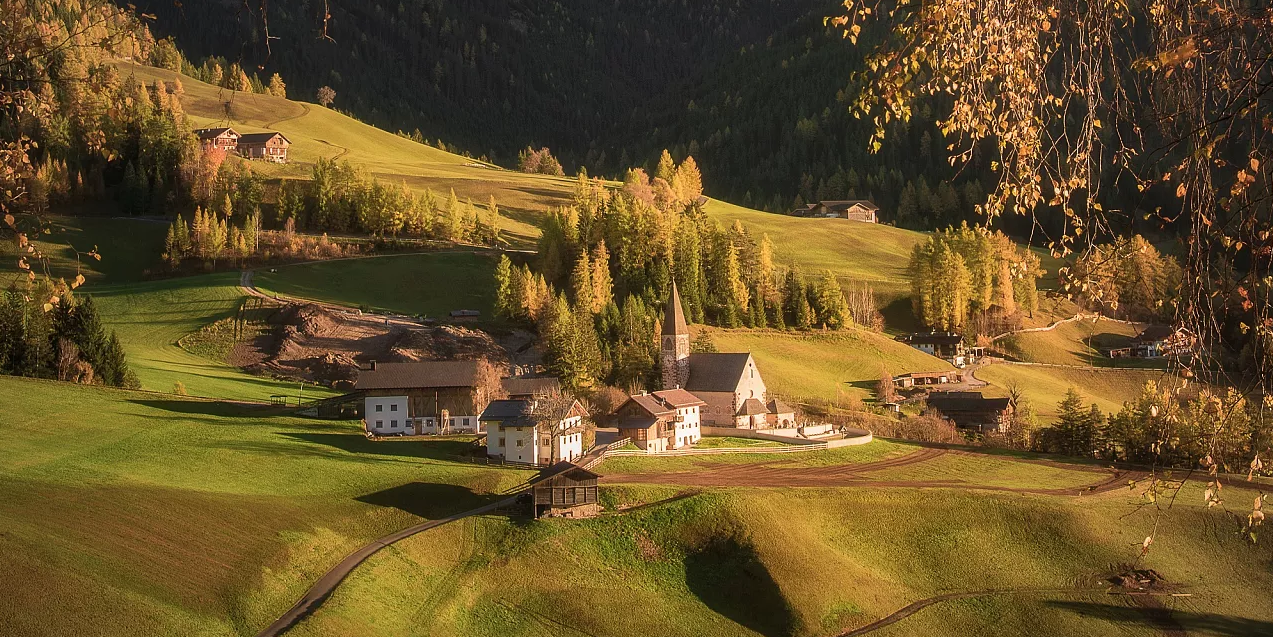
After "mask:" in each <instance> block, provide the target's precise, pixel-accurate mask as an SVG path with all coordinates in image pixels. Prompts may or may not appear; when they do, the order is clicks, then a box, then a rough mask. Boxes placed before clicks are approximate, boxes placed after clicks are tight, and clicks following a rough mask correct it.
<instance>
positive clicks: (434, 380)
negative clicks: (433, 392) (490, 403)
mask: <svg viewBox="0 0 1273 637" xmlns="http://www.w3.org/2000/svg"><path fill="white" fill-rule="evenodd" d="M476 383H477V361H421V362H416V363H378V364H376V366H375V369H368V370H363V371H361V372H359V374H358V381H357V382H356V383H354V389H359V390H363V389H429V388H435V387H438V388H440V387H473V386H474V385H475V384H476Z"/></svg>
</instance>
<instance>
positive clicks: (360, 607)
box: [294, 465, 1273, 637]
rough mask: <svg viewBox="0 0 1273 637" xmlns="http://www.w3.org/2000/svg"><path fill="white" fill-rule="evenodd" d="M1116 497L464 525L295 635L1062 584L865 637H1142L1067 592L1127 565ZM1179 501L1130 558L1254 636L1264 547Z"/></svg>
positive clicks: (853, 610)
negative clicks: (1219, 530) (1137, 557)
mask: <svg viewBox="0 0 1273 637" xmlns="http://www.w3.org/2000/svg"><path fill="white" fill-rule="evenodd" d="M602 467H603V470H604V465H602ZM674 493H676V490H675V489H668V488H655V489H647V488H629V489H625V490H624V495H625V496H627V497H629V498H631V499H635V500H637V501H640V500H654V499H658V498H664V497H668V496H671V495H672V494H674ZM1243 495H1247V494H1243ZM1194 496H1198V497H1194ZM1127 500H1128V496H1127V495H1126V493H1125V492H1124V491H1118V492H1115V493H1112V494H1109V495H1106V496H1097V497H1089V498H1082V499H1078V498H1068V497H1067V498H1044V497H1031V496H1010V495H998V494H986V493H964V492H958V491H950V490H943V489H936V490H924V491H917V490H910V489H891V488H885V489H735V490H725V491H712V492H708V493H705V494H702V495H697V496H693V497H690V498H688V499H683V500H679V501H676V502H671V503H668V504H663V505H657V506H654V507H650V508H646V509H642V510H640V511H638V512H634V513H631V514H628V515H624V516H615V517H605V518H600V519H595V520H587V521H568V520H562V521H547V522H540V523H536V524H531V525H522V524H518V523H511V522H509V521H506V520H501V519H490V518H487V519H474V520H470V521H466V522H465V523H463V524H462V525H458V526H453V527H448V528H444V529H440V530H439V532H438V533H436V534H433V535H430V536H427V537H426V536H418V537H416V538H412V539H409V540H407V541H405V542H403V543H402V544H400V545H398V546H396V547H395V549H394V550H392V551H386V552H382V553H380V554H379V555H377V556H375V557H374V558H372V560H371V561H370V562H369V563H368V564H366V565H365V566H364V568H362V569H360V570H359V571H358V572H356V573H355V574H354V576H353V577H352V578H351V579H350V580H348V581H347V582H346V584H345V587H343V588H342V589H341V590H339V591H337V592H336V594H335V595H334V596H333V597H332V598H331V599H330V600H329V601H328V603H327V605H326V606H324V608H323V609H321V610H320V611H318V612H317V613H315V614H314V615H313V616H311V617H310V618H309V619H308V620H306V621H305V622H304V623H302V624H301V625H300V626H299V627H298V628H297V629H296V630H295V632H294V634H296V635H301V636H309V635H331V634H342V635H349V636H352V637H357V636H360V635H369V636H370V635H377V636H387V635H414V634H429V635H439V636H447V635H468V636H484V635H491V636H496V635H498V636H505V635H518V636H523V635H524V636H532V635H536V636H537V635H545V636H547V635H593V636H597V637H604V636H610V635H614V636H619V635H639V634H649V635H669V636H677V635H686V636H689V635H694V636H714V635H720V636H726V635H728V636H731V637H732V636H736V635H766V636H778V635H794V636H806V635H808V636H821V635H835V634H838V633H840V632H841V631H843V630H845V629H849V628H852V627H855V626H861V625H863V624H866V623H868V622H869V621H871V620H873V619H876V618H879V617H882V616H884V615H887V614H889V613H892V612H893V611H896V610H898V609H900V608H902V607H903V606H905V605H906V604H908V603H910V602H913V601H917V600H919V599H922V598H926V597H929V596H932V595H936V594H939V593H946V592H959V591H969V590H979V589H981V590H984V589H1030V588H1042V589H1061V590H1060V591H1054V592H1051V593H1041V594H1023V595H1016V596H1001V597H989V598H977V599H971V600H965V601H957V602H949V603H945V604H941V605H939V606H937V607H934V608H931V609H928V610H925V611H921V612H919V613H917V614H915V615H913V616H911V617H909V618H907V619H904V620H902V621H901V622H899V623H898V624H895V625H893V626H891V627H889V628H888V629H886V630H882V631H880V632H879V633H876V634H880V635H898V636H900V635H933V636H946V635H949V636H956V635H958V636H962V635H988V636H998V635H1003V636H1008V635H1014V636H1015V635H1025V634H1031V635H1041V634H1050V635H1062V634H1072V635H1085V636H1106V635H1108V636H1114V635H1127V634H1141V632H1136V631H1142V632H1144V634H1149V633H1150V631H1151V629H1150V628H1149V625H1148V624H1147V621H1146V615H1145V614H1144V613H1143V611H1140V610H1137V609H1136V608H1135V607H1134V600H1131V599H1129V598H1126V597H1118V596H1112V595H1108V594H1106V593H1105V590H1104V588H1098V589H1096V590H1090V591H1076V590H1070V589H1073V588H1074V587H1075V586H1076V585H1079V584H1080V583H1083V584H1086V583H1088V582H1091V581H1092V580H1094V579H1097V577H1098V576H1099V575H1100V574H1101V573H1104V572H1107V571H1108V569H1109V568H1110V566H1111V565H1112V564H1117V563H1119V562H1125V561H1128V560H1130V559H1131V558H1132V557H1133V553H1134V552H1135V546H1137V545H1138V544H1139V542H1140V540H1141V539H1142V538H1143V537H1144V535H1145V534H1146V532H1147V529H1149V528H1150V527H1151V526H1152V521H1150V520H1149V519H1148V516H1147V515H1145V514H1133V515H1130V516H1127V517H1125V518H1124V517H1122V516H1123V514H1125V513H1127ZM1180 501H1181V502H1183V503H1187V504H1184V505H1183V506H1178V507H1177V509H1176V510H1175V511H1173V513H1172V514H1171V515H1170V516H1168V517H1167V518H1166V519H1165V520H1164V523H1163V524H1164V526H1163V527H1161V528H1160V536H1159V544H1157V545H1156V546H1155V551H1154V552H1153V553H1152V554H1151V555H1150V556H1149V557H1148V558H1147V559H1146V561H1145V562H1144V563H1143V566H1146V567H1150V568H1154V569H1156V570H1158V571H1159V572H1160V573H1162V574H1164V575H1165V576H1167V577H1168V578H1170V579H1172V581H1175V582H1179V583H1180V584H1182V585H1184V586H1185V587H1186V589H1187V590H1188V591H1189V592H1191V593H1193V595H1194V597H1192V598H1188V599H1182V600H1173V601H1172V602H1171V604H1172V606H1174V607H1175V609H1176V612H1175V613H1173V616H1174V617H1176V618H1177V619H1178V620H1180V621H1181V622H1182V623H1183V624H1184V625H1185V627H1186V628H1187V629H1188V631H1189V633H1188V634H1190V635H1239V634H1250V635H1254V634H1260V633H1261V632H1266V631H1268V630H1270V629H1273V622H1271V620H1273V610H1271V607H1270V606H1269V605H1268V604H1267V594H1266V593H1265V592H1264V591H1265V590H1267V589H1266V588H1265V587H1266V586H1268V585H1269V584H1273V575H1270V573H1269V572H1268V570H1267V569H1266V568H1264V566H1263V564H1264V563H1265V562H1267V560H1268V559H1269V554H1270V553H1269V548H1268V546H1267V545H1263V544H1262V545H1259V546H1256V547H1252V546H1250V545H1248V544H1244V543H1243V542H1242V541H1241V540H1239V539H1238V538H1236V537H1235V536H1233V535H1231V534H1223V535H1222V536H1217V535H1215V534H1214V533H1213V531H1212V529H1211V527H1212V524H1214V521H1213V518H1211V517H1210V516H1208V515H1207V514H1206V512H1205V511H1203V510H1202V508H1201V507H1199V506H1197V505H1196V502H1200V501H1201V498H1200V493H1196V492H1195V490H1194V489H1193V488H1190V490H1188V491H1187V492H1186V494H1185V495H1184V496H1183V497H1182V498H1181V500H1180ZM548 573H551V574H552V576H551V577H546V576H545V574H548Z"/></svg>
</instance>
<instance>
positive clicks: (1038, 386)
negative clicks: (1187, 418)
mask: <svg viewBox="0 0 1273 637" xmlns="http://www.w3.org/2000/svg"><path fill="white" fill-rule="evenodd" d="M976 375H977V378H979V379H981V380H984V381H986V382H988V383H990V384H991V386H992V387H991V389H990V391H987V392H986V393H987V394H991V395H1001V396H1005V395H1007V388H1008V387H1010V386H1012V384H1013V383H1016V385H1017V387H1020V388H1021V390H1022V391H1023V392H1024V393H1025V397H1026V398H1027V399H1029V400H1030V403H1031V404H1032V405H1033V406H1034V411H1035V414H1037V415H1038V416H1039V417H1040V419H1042V420H1043V421H1044V422H1048V421H1051V420H1052V419H1053V418H1055V417H1056V404H1057V403H1059V402H1061V399H1062V398H1064V397H1065V392H1066V391H1067V390H1069V388H1071V387H1073V388H1074V389H1076V390H1078V392H1079V393H1080V394H1081V395H1082V396H1083V401H1084V402H1085V403H1093V402H1094V403H1096V404H1097V405H1098V406H1099V407H1100V408H1101V411H1103V412H1105V413H1107V414H1108V413H1112V412H1117V411H1118V410H1119V409H1121V408H1122V406H1123V403H1124V402H1125V401H1128V400H1132V399H1133V398H1135V397H1136V396H1139V395H1140V391H1141V388H1142V387H1144V385H1145V382H1146V381H1150V380H1153V381H1156V382H1158V383H1159V384H1160V385H1161V384H1162V383H1164V382H1170V383H1176V382H1179V379H1178V378H1177V377H1176V376H1174V375H1171V374H1168V373H1166V372H1162V371H1157V370H1149V369H1078V368H1066V367H1048V366H1033V365H1013V364H1010V363H1005V364H999V365H987V366H985V367H982V368H980V369H978V370H977V372H976Z"/></svg>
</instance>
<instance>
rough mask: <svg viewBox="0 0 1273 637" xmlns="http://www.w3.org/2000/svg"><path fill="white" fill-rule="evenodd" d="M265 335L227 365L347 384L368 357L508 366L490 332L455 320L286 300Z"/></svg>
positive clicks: (236, 350) (244, 344)
mask: <svg viewBox="0 0 1273 637" xmlns="http://www.w3.org/2000/svg"><path fill="white" fill-rule="evenodd" d="M270 323H271V325H272V328H273V329H271V330H269V331H268V332H267V333H266V334H265V335H263V336H260V337H257V338H255V339H252V340H251V341H247V342H242V343H239V344H237V345H236V346H235V348H234V350H233V351H232V352H231V353H230V355H229V356H228V360H229V361H230V362H231V364H234V365H238V366H241V367H243V368H244V369H246V370H247V371H249V372H252V373H254V374H261V375H268V376H273V377H280V378H290V379H297V380H301V379H303V380H307V381H311V382H318V383H322V384H324V385H329V386H332V387H337V388H347V387H351V386H352V385H353V382H354V381H355V380H357V378H358V368H359V366H360V365H363V364H365V363H367V362H369V361H372V360H376V361H390V362H408V361H421V360H482V359H485V360H488V361H490V362H492V363H494V364H495V365H498V366H501V367H503V366H506V365H508V355H507V353H506V352H505V350H504V348H503V347H501V346H500V344H499V343H497V342H496V341H495V339H494V338H492V337H491V335H490V334H488V333H486V332H484V331H481V330H477V329H471V328H466V327H460V326H455V325H434V326H426V325H419V326H415V325H409V324H406V323H404V322H402V321H390V320H387V319H385V318H383V317H378V316H370V315H362V314H359V313H356V312H344V311H340V310H333V309H330V308H328V307H324V306H322V305H318V304H315V303H291V304H288V305H285V306H283V307H282V308H280V309H279V310H278V311H277V312H276V313H275V314H274V315H273V316H272V317H271V318H270Z"/></svg>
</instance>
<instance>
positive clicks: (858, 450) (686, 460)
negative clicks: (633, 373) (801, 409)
mask: <svg viewBox="0 0 1273 637" xmlns="http://www.w3.org/2000/svg"><path fill="white" fill-rule="evenodd" d="M709 440H712V438H703V441H702V442H707V441H709ZM702 442H700V444H699V446H700V447H701V446H703V445H702ZM753 442H754V441H753ZM709 444H710V443H709ZM730 446H734V445H730ZM918 450H919V447H917V446H915V445H912V444H908V443H905V442H893V441H889V440H875V441H872V442H871V443H869V444H865V445H857V446H851V447H839V448H837V449H819V450H817V451H800V452H795V453H762V452H758V453H729V454H720V455H701V456H653V457H648V456H619V457H617V458H607V459H606V461H605V464H604V467H605V469H604V470H602V473H604V474H606V475H618V474H626V473H651V472H665V471H685V470H689V469H694V468H696V467H710V466H714V465H723V464H757V463H773V464H782V465H783V466H790V467H828V466H834V465H842V464H857V463H862V462H875V461H876V460H884V459H886V458H895V457H898V456H904V455H906V454H909V453H912V452H915V451H918Z"/></svg>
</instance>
